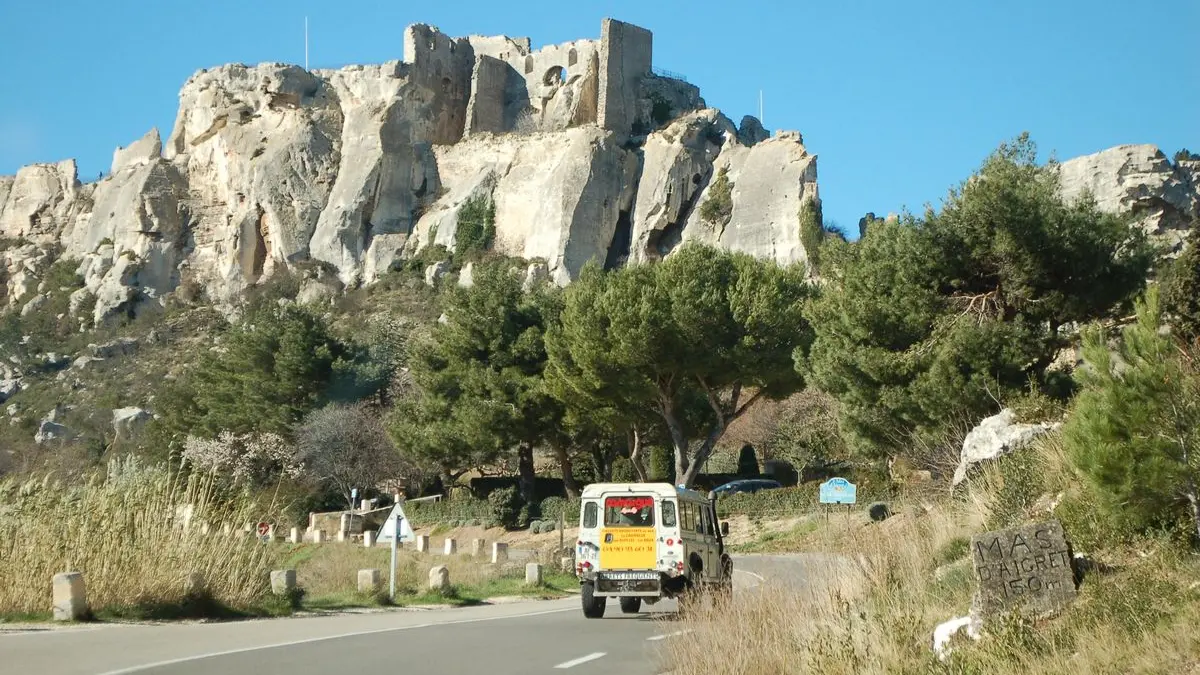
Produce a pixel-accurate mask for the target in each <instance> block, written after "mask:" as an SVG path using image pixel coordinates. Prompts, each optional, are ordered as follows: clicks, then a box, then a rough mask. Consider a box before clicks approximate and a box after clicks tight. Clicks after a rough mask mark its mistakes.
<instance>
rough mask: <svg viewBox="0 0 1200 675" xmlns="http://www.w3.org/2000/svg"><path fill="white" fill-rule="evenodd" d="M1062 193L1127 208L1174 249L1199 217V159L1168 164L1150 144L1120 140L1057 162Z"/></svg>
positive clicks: (1172, 251) (1105, 207) (1119, 210)
mask: <svg viewBox="0 0 1200 675" xmlns="http://www.w3.org/2000/svg"><path fill="white" fill-rule="evenodd" d="M1059 177H1060V180H1061V190H1062V194H1063V196H1064V197H1065V198H1067V199H1078V198H1079V197H1081V196H1082V195H1083V194H1084V193H1085V192H1088V193H1090V194H1091V196H1092V198H1094V199H1095V200H1096V205H1097V206H1098V207H1099V208H1101V209H1103V210H1105V211H1108V212H1111V213H1130V214H1131V215H1132V216H1133V217H1134V218H1136V219H1137V222H1138V223H1139V225H1141V226H1142V227H1143V228H1145V230H1146V231H1147V232H1148V233H1149V234H1150V235H1151V237H1152V238H1154V239H1156V240H1158V241H1159V242H1161V243H1163V244H1165V245H1166V246H1167V247H1168V249H1169V251H1170V253H1169V254H1176V253H1178V252H1179V250H1180V248H1181V247H1182V245H1183V239H1184V237H1185V236H1186V234H1187V230H1188V229H1189V228H1190V227H1191V224H1192V220H1193V219H1194V218H1197V217H1200V161H1196V160H1181V161H1179V162H1174V163H1172V162H1171V161H1170V160H1169V159H1168V158H1167V156H1166V155H1165V154H1163V152H1162V151H1161V150H1159V149H1158V148H1157V147H1155V146H1153V145H1118V146H1116V147H1113V148H1109V149H1107V150H1103V151H1101V152H1097V153H1093V154H1091V155H1084V156H1082V157H1076V158H1074V159H1069V160H1067V161H1065V162H1063V163H1062V164H1060V165H1059Z"/></svg>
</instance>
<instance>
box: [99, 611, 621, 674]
mask: <svg viewBox="0 0 1200 675" xmlns="http://www.w3.org/2000/svg"><path fill="white" fill-rule="evenodd" d="M577 611H579V610H577V609H575V608H574V607H572V608H569V609H550V610H546V611H543V612H530V613H529V614H515V615H513V616H485V617H481V618H478V619H459V620H457V621H443V622H440V623H422V624H417V625H415V626H395V627H393V628H380V629H377V630H364V631H357V632H354V633H341V634H338V635H326V636H324V637H315V638H306V639H304V640H291V641H288V642H276V643H273V644H269V645H259V646H256V647H243V648H242V649H229V650H226V651H220V652H210V653H208V654H197V655H196V656H185V657H183V658H178V659H171V660H169V661H158V662H157V663H147V664H144V665H140V666H132V667H130V668H122V669H120V670H110V671H108V672H106V673H101V675H126V673H137V672H141V671H143V670H150V669H151V668H161V667H163V666H173V665H175V664H178V663H187V662H188V661H199V660H201V659H210V658H213V657H216V656H228V655H230V654H241V653H244V652H256V651H259V650H262V649H275V648H277V647H291V646H293V645H302V644H308V643H311V642H324V641H326V640H339V639H341V638H348V637H358V636H359V635H374V634H376V633H393V632H396V631H402V630H413V629H416V628H429V627H431V626H454V625H457V624H463V623H481V622H484V621H501V620H504V619H523V618H525V617H529V616H541V615H543V614H559V613H561V612H577ZM601 656H603V655H601Z"/></svg>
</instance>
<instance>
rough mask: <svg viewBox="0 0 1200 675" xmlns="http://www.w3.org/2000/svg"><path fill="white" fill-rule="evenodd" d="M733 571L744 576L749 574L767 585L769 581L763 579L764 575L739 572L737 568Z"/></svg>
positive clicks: (744, 571)
mask: <svg viewBox="0 0 1200 675" xmlns="http://www.w3.org/2000/svg"><path fill="white" fill-rule="evenodd" d="M733 571H734V573H737V572H741V573H742V574H749V575H750V576H752V577H754V578H755V579H758V580H759V581H761V582H763V583H766V581H767V580H766V579H764V578H763V575H761V574H755V573H754V572H747V571H746V570H739V569H736V568H735V569H734V570H733Z"/></svg>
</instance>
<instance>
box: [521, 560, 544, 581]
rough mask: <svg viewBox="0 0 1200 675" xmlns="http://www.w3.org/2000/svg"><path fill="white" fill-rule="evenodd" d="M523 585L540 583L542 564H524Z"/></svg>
mask: <svg viewBox="0 0 1200 675" xmlns="http://www.w3.org/2000/svg"><path fill="white" fill-rule="evenodd" d="M525 585H526V586H541V585H542V566H541V564H540V563H528V564H526V565H525Z"/></svg>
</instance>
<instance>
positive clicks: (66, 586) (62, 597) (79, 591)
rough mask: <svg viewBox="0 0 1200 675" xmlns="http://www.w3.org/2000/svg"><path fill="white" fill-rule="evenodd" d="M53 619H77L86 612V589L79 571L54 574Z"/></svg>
mask: <svg viewBox="0 0 1200 675" xmlns="http://www.w3.org/2000/svg"><path fill="white" fill-rule="evenodd" d="M53 599H54V620H55V621H78V620H79V619H82V618H83V617H84V615H85V614H87V589H86V588H84V585H83V575H82V574H80V573H79V572H63V573H62V574H55V575H54V579H53Z"/></svg>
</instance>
